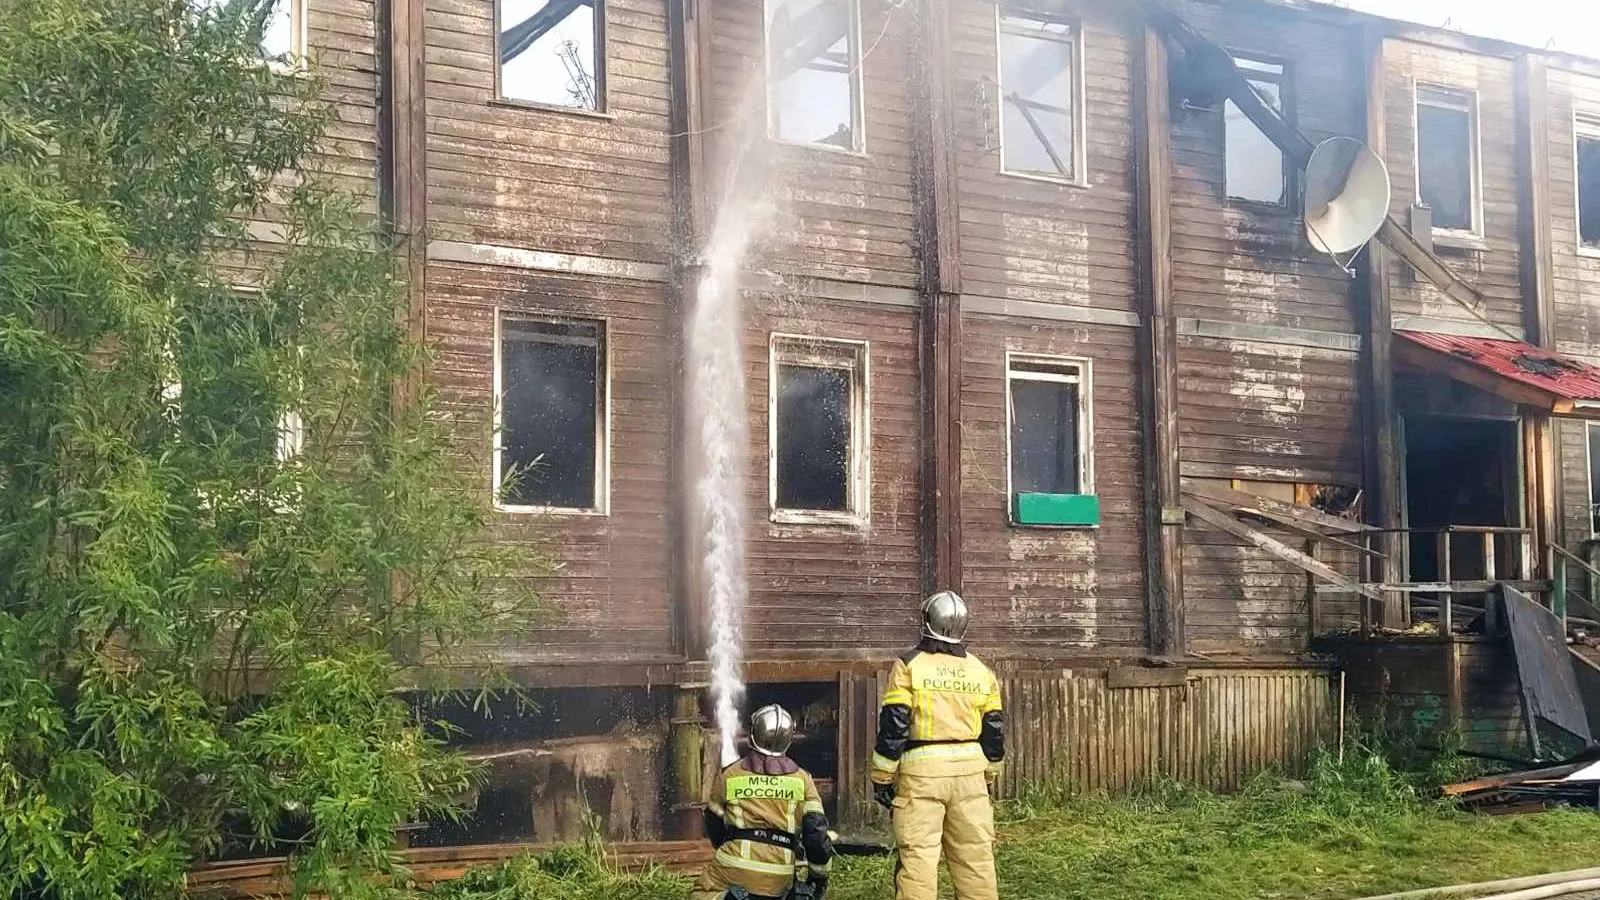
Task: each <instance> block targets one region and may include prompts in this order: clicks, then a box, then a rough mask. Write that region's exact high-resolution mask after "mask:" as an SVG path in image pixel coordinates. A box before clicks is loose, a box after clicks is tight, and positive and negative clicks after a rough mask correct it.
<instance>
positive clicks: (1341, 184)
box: [1305, 137, 1389, 256]
mask: <svg viewBox="0 0 1600 900" xmlns="http://www.w3.org/2000/svg"><path fill="white" fill-rule="evenodd" d="M1305 215H1306V237H1307V238H1309V239H1310V240H1311V246H1313V247H1315V248H1317V249H1318V250H1320V251H1322V252H1323V253H1326V254H1328V255H1330V256H1337V255H1338V254H1340V253H1350V252H1351V251H1354V250H1358V249H1360V248H1361V247H1362V246H1364V245H1365V244H1366V243H1367V241H1370V240H1372V236H1373V235H1375V234H1377V233H1378V229H1379V228H1380V227H1382V225H1383V220H1384V218H1385V217H1386V216H1388V215H1389V170H1388V168H1387V167H1385V166H1384V164H1383V160H1382V159H1380V158H1379V157H1378V154H1376V153H1374V152H1372V148H1371V147H1368V146H1367V145H1366V144H1363V143H1362V142H1360V141H1358V140H1356V139H1355V138H1351V137H1334V138H1329V139H1327V140H1325V141H1323V142H1322V143H1320V144H1318V145H1317V149H1316V150H1315V151H1314V152H1312V154H1311V161H1310V162H1308V163H1306V191H1305Z"/></svg>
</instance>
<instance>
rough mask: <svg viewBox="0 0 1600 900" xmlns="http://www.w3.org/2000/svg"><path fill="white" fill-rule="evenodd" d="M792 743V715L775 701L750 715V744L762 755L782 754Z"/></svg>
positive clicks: (787, 750) (786, 751)
mask: <svg viewBox="0 0 1600 900" xmlns="http://www.w3.org/2000/svg"><path fill="white" fill-rule="evenodd" d="M792 743H794V716H791V715H789V711H788V710H786V709H784V708H783V707H781V706H779V705H778V704H776V703H773V704H770V705H768V706H763V707H761V708H760V709H758V710H756V711H755V713H754V714H752V715H751V716H750V746H751V748H752V749H754V750H755V751H756V752H757V753H760V754H762V755H763V756H782V755H784V754H785V753H788V752H789V745H790V744H792Z"/></svg>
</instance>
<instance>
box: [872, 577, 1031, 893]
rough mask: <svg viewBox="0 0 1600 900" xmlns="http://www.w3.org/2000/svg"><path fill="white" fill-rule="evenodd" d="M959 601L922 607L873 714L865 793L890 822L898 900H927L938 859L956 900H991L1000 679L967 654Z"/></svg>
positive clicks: (1001, 753) (951, 595)
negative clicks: (917, 631) (869, 791)
mask: <svg viewBox="0 0 1600 900" xmlns="http://www.w3.org/2000/svg"><path fill="white" fill-rule="evenodd" d="M966 633H967V605H966V603H965V602H963V601H962V599H961V597H960V596H958V595H957V594H956V593H955V592H953V591H940V592H939V593H937V594H934V595H933V596H931V597H929V598H928V599H927V600H925V601H923V603H922V641H921V643H919V644H917V646H916V647H915V648H914V649H912V650H911V652H909V653H907V654H906V655H904V656H902V657H900V659H899V660H897V661H896V662H895V664H894V670H893V672H892V673H891V675H890V677H889V687H888V690H886V691H885V692H884V695H883V705H882V706H881V707H880V709H879V711H878V742H877V746H876V747H875V749H874V752H873V754H872V782H873V796H874V798H875V799H876V800H877V801H878V802H879V803H881V804H883V805H884V806H885V807H888V808H889V810H890V812H891V813H892V815H893V816H894V838H895V849H896V851H897V853H898V854H899V860H898V862H897V863H896V866H895V877H894V891H895V897H896V898H897V900H934V898H935V897H936V896H937V894H938V887H939V855H940V850H941V849H942V850H943V851H944V856H945V862H946V864H947V865H948V866H949V867H950V881H951V883H952V886H954V888H955V892H956V896H957V897H958V898H960V900H996V898H997V897H998V896H999V888H998V886H997V885H996V882H995V871H994V808H993V806H992V805H991V804H990V802H989V787H990V785H991V784H992V783H993V781H994V779H995V778H996V777H997V776H998V775H999V772H1000V763H1001V761H1002V760H1003V759H1005V752H1006V751H1005V719H1004V716H1003V714H1002V712H1001V708H1000V683H999V681H998V680H997V679H996V678H995V676H994V673H993V672H990V671H989V668H988V667H987V666H985V665H984V664H983V663H982V662H980V661H979V660H978V658H977V657H976V656H973V655H972V654H971V653H968V652H967V649H966V647H965V646H964V645H963V644H962V639H963V638H964V637H965V636H966Z"/></svg>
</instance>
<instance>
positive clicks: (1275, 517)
mask: <svg viewBox="0 0 1600 900" xmlns="http://www.w3.org/2000/svg"><path fill="white" fill-rule="evenodd" d="M1229 512H1232V513H1236V514H1237V513H1244V514H1245V515H1249V516H1254V517H1255V518H1258V519H1263V520H1265V521H1267V522H1270V523H1271V524H1273V525H1275V526H1277V527H1278V528H1282V529H1283V530H1284V531H1287V532H1290V533H1291V534H1295V535H1298V536H1299V537H1303V538H1306V539H1307V540H1311V541H1316V542H1319V543H1320V542H1323V541H1326V542H1327V543H1329V544H1331V545H1333V546H1334V547H1342V548H1344V549H1345V550H1349V551H1352V552H1355V553H1361V554H1365V555H1367V556H1374V557H1377V556H1381V554H1380V553H1378V551H1376V550H1371V549H1368V548H1366V547H1363V546H1361V545H1360V544H1356V543H1352V542H1350V541H1344V540H1340V539H1339V538H1336V537H1333V536H1331V535H1327V534H1323V533H1322V532H1320V531H1318V530H1316V529H1315V528H1307V527H1306V526H1304V525H1302V524H1300V523H1298V522H1296V521H1295V520H1294V519H1293V518H1292V517H1290V516H1285V515H1282V514H1281V513H1276V512H1273V511H1271V510H1266V509H1254V508H1251V507H1247V506H1234V507H1230V509H1229Z"/></svg>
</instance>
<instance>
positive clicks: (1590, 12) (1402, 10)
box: [1321, 0, 1600, 59]
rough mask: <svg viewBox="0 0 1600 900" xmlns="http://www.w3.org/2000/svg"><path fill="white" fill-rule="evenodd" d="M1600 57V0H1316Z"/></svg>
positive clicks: (1393, 17)
mask: <svg viewBox="0 0 1600 900" xmlns="http://www.w3.org/2000/svg"><path fill="white" fill-rule="evenodd" d="M1321 2H1325V3H1329V4H1331V5H1333V6H1345V7H1349V8H1351V9H1358V10H1361V11H1362V12H1369V13H1377V14H1378V15H1380V16H1388V17H1389V18H1391V19H1406V20H1408V21H1412V22H1418V23H1421V24H1423V25H1433V26H1445V27H1448V28H1453V29H1455V30H1457V31H1463V32H1466V33H1467V34H1478V35H1483V36H1485V37H1494V38H1500V39H1501V40H1507V41H1515V42H1517V43H1519V44H1526V45H1529V46H1532V47H1548V48H1549V49H1552V50H1560V51H1563V52H1567V53H1578V54H1582V55H1584V56H1592V57H1595V58H1597V59H1600V0H1321Z"/></svg>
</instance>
